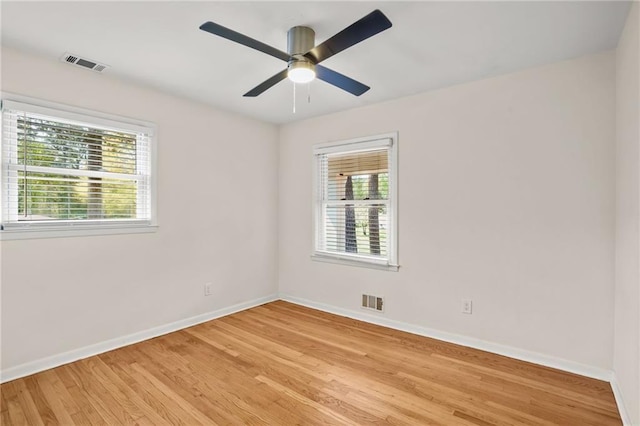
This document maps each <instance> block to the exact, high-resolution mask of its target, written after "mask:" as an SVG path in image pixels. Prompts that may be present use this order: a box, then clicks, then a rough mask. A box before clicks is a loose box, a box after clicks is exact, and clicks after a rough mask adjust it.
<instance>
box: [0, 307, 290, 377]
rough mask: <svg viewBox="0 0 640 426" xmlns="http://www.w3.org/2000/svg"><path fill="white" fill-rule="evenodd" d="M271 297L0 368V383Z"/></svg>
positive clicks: (205, 319) (141, 339)
mask: <svg viewBox="0 0 640 426" xmlns="http://www.w3.org/2000/svg"><path fill="white" fill-rule="evenodd" d="M274 300H278V296H277V295H276V294H273V295H269V296H265V297H261V298H258V299H254V300H249V301H248V302H243V303H238V304H237V305H233V306H229V307H226V308H222V309H218V310H215V311H212V312H207V313H205V314H201V315H196V316H194V317H191V318H186V319H183V320H179V321H175V322H172V323H170V324H165V325H161V326H158V327H153V328H150V329H148V330H143V331H139V332H137V333H133V334H129V335H127V336H122V337H117V338H115V339H110V340H106V341H104V342H100V343H96V344H93V345H89V346H85V347H82V348H79V349H74V350H71V351H68V352H64V353H61V354H58V355H53V356H50V357H47V358H42V359H38V360H36V361H31V362H27V363H24V364H20V365H17V366H15V367H11V368H8V369H6V370H2V371H0V383H4V382H8V381H11V380H15V379H19V378H20V377H25V376H29V375H31V374H35V373H38V372H40V371H44V370H48V369H50V368H54V367H58V366H60V365H63V364H68V363H70V362H74V361H78V360H80V359H84V358H88V357H90V356H94V355H98V354H101V353H104V352H108V351H111V350H114V349H118V348H121V347H123V346H128V345H131V344H133V343H138V342H142V341H144V340H148V339H152V338H154V337H158V336H162V335H164V334H167V333H172V332H174V331H178V330H182V329H183V328H187V327H191V326H194V325H196V324H200V323H203V322H206V321H211V320H212V319H216V318H220V317H224V316H227V315H230V314H233V313H235V312H239V311H244V310H245V309H249V308H253V307H254V306H259V305H263V304H265V303H269V302H273V301H274Z"/></svg>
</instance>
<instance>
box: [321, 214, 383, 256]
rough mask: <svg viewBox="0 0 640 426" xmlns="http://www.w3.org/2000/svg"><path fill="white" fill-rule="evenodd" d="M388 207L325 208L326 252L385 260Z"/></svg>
mask: <svg viewBox="0 0 640 426" xmlns="http://www.w3.org/2000/svg"><path fill="white" fill-rule="evenodd" d="M387 223H388V222H387V207H386V206H385V205H381V204H371V205H358V206H354V205H350V204H347V205H327V206H326V207H325V248H324V249H325V250H327V251H331V252H337V253H345V252H346V253H353V254H364V255H372V256H380V257H383V258H384V257H386V256H387V247H388V246H387Z"/></svg>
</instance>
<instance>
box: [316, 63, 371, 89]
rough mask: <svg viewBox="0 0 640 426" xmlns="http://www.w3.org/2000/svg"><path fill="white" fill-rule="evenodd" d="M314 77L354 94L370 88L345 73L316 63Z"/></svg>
mask: <svg viewBox="0 0 640 426" xmlns="http://www.w3.org/2000/svg"><path fill="white" fill-rule="evenodd" d="M316 77H318V78H319V79H320V80H322V81H326V82H327V83H329V84H333V85H334V86H336V87H339V88H340V89H342V90H345V91H347V92H349V93H351V94H352V95H356V96H360V95H362V94H363V93H364V92H366V91H367V90H369V89H370V87H369V86H366V85H364V84H362V83H360V82H359V81H355V80H354V79H352V78H349V77H347V76H346V75H343V74H340V73H339V72H336V71H333V70H330V69H329V68H326V67H323V66H322V65H316Z"/></svg>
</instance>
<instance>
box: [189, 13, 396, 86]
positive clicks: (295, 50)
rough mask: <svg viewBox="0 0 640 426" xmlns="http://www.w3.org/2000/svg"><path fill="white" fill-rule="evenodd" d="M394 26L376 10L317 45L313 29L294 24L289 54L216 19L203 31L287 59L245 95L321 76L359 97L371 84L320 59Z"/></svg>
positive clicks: (321, 78)
mask: <svg viewBox="0 0 640 426" xmlns="http://www.w3.org/2000/svg"><path fill="white" fill-rule="evenodd" d="M390 27H391V21H389V19H388V18H387V17H386V16H385V15H384V13H382V12H381V11H379V10H377V9H376V10H374V11H373V12H371V13H370V14H368V15H367V16H365V17H364V18H362V19H360V20H358V21H356V22H354V23H353V24H351V25H349V26H348V27H347V28H345V29H344V30H342V31H340V32H339V33H337V34H336V35H334V36H333V37H331V38H329V39H328V40H326V41H324V42H323V43H321V44H319V45H317V46H315V47H314V45H315V31H313V29H311V28H309V27H303V26H298V27H293V28H291V29H289V31H288V32H287V52H288V53H285V52H283V51H281V50H278V49H276V48H274V47H271V46H269V45H266V44H264V43H262V42H260V41H258V40H254V39H252V38H251V37H247V36H246V35H244V34H240V33H238V32H236V31H233V30H230V29H229V28H225V27H223V26H222V25H219V24H216V23H214V22H205V23H204V24H202V25H200V29H201V30H203V31H206V32H209V33H211V34H214V35H217V36H220V37H223V38H226V39H228V40H231V41H235V42H236V43H240V44H243V45H245V46H247V47H250V48H252V49H256V50H259V51H260V52H263V53H266V54H267V55H271V56H273V57H275V58H278V59H281V60H283V61H285V62H287V64H288V65H287V68H285V69H284V70H282V71H280V72H279V73H277V74H276V75H274V76H272V77H271V78H268V79H267V80H265V81H264V82H262V83H260V84H259V85H257V86H256V87H254V88H253V89H251V90H249V91H248V92H247V93H245V94H244V96H246V97H255V96H258V95H260V94H261V93H263V92H264V91H266V90H267V89H269V88H271V87H273V86H275V85H276V84H277V83H279V82H280V81H282V80H284V79H285V78H287V77H288V78H289V79H290V80H291V81H293V82H294V83H308V82H310V81H311V80H313V79H314V78H316V77H317V78H319V79H320V80H323V81H325V82H327V83H329V84H332V85H334V86H336V87H338V88H340V89H342V90H345V91H347V92H349V93H351V94H353V95H355V96H360V95H362V94H363V93H364V92H366V91H367V90H369V89H370V87H369V86H366V85H364V84H362V83H360V82H358V81H356V80H354V79H352V78H349V77H347V76H346V75H343V74H340V73H339V72H336V71H333V70H330V69H329V68H326V67H323V66H322V65H320V62H322V61H324V60H326V59H329V58H330V57H332V56H333V55H335V54H337V53H340V52H342V51H343V50H345V49H348V48H349V47H351V46H353V45H355V44H358V43H360V42H361V41H363V40H366V39H368V38H369V37H372V36H374V35H376V34H378V33H380V32H382V31H384V30H386V29H388V28H390Z"/></svg>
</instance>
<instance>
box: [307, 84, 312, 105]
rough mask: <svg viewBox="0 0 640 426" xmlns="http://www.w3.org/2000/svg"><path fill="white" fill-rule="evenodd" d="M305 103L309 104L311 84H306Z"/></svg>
mask: <svg viewBox="0 0 640 426" xmlns="http://www.w3.org/2000/svg"><path fill="white" fill-rule="evenodd" d="M307 103H308V104H310V103H311V82H309V83H308V84H307Z"/></svg>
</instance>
